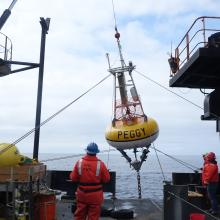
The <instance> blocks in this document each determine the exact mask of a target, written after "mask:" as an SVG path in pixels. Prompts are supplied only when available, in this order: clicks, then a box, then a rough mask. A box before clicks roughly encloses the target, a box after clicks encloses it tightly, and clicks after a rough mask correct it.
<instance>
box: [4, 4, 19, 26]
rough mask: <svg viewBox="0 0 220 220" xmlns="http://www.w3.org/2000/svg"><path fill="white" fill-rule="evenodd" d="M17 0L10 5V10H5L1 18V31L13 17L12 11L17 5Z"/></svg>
mask: <svg viewBox="0 0 220 220" xmlns="http://www.w3.org/2000/svg"><path fill="white" fill-rule="evenodd" d="M16 2H17V0H13V1H12V3H11V4H10V6H9V8H8V9H5V10H4V12H3V14H2V16H1V17H0V30H1V29H2V27H3V26H4V24H5V22H6V21H7V20H8V18H9V16H10V15H11V10H12V8H13V7H14V5H15V4H16Z"/></svg>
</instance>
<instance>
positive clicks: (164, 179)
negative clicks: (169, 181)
mask: <svg viewBox="0 0 220 220" xmlns="http://www.w3.org/2000/svg"><path fill="white" fill-rule="evenodd" d="M152 145H153V148H154V151H155V154H156V156H157V161H158V163H159V166H160V170H161V173H162V176H163V181H164V182H166V178H165V175H164V172H163V168H162V165H161V163H160V159H159V157H158V154H157V151H156V148H155V146H154V143H153V144H152Z"/></svg>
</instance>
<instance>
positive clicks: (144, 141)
mask: <svg viewBox="0 0 220 220" xmlns="http://www.w3.org/2000/svg"><path fill="white" fill-rule="evenodd" d="M158 135H159V128H158V125H157V122H156V121H155V120H154V119H152V118H149V117H148V118H147V119H146V120H145V121H144V120H142V122H141V119H139V120H138V123H136V124H131V125H123V123H122V122H121V123H120V122H119V121H118V122H117V123H116V125H115V126H114V125H112V126H110V127H108V128H107V129H106V133H105V138H106V140H107V142H108V143H109V144H110V145H111V146H113V147H115V148H117V149H122V150H125V149H133V148H140V147H146V146H148V145H150V144H151V143H152V142H153V141H155V140H156V138H157V137H158Z"/></svg>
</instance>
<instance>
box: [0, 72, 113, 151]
mask: <svg viewBox="0 0 220 220" xmlns="http://www.w3.org/2000/svg"><path fill="white" fill-rule="evenodd" d="M109 76H111V74H108V75H107V76H105V77H104V78H103V79H102V80H100V81H99V82H98V83H96V84H95V85H93V86H92V87H90V88H89V89H88V90H86V91H85V92H84V93H82V94H81V95H80V96H78V97H77V98H75V99H74V100H73V101H71V102H70V103H69V104H67V105H65V106H64V107H63V108H61V109H60V110H59V111H57V112H56V113H54V114H53V115H51V116H50V117H48V118H47V119H45V120H44V121H42V122H41V123H40V124H39V125H38V126H36V127H35V128H33V129H31V130H30V131H28V132H27V133H25V134H24V135H23V136H21V137H20V138H18V139H17V140H15V141H14V142H13V143H12V144H10V145H8V146H7V147H6V148H3V149H2V150H0V154H1V153H3V152H5V151H7V150H8V149H10V148H11V147H13V146H14V145H16V144H17V143H19V142H20V141H22V140H23V139H25V138H26V137H28V136H29V135H30V134H32V133H33V132H35V131H36V130H38V129H39V128H40V127H42V126H43V125H45V124H46V123H48V122H49V121H51V120H52V119H53V118H55V117H56V116H57V115H59V114H60V113H61V112H63V111H64V110H66V109H67V108H69V107H70V106H71V105H72V104H73V103H75V102H76V101H78V100H79V99H80V98H82V97H83V96H85V95H86V94H87V93H89V92H90V91H91V90H93V89H94V88H96V87H97V86H98V85H99V84H101V83H102V82H103V81H105V80H106V79H107V78H108V77H109Z"/></svg>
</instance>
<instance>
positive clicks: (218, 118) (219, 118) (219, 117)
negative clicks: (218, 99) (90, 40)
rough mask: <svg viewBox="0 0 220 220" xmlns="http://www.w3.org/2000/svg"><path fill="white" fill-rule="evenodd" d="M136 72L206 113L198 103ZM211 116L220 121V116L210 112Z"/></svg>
mask: <svg viewBox="0 0 220 220" xmlns="http://www.w3.org/2000/svg"><path fill="white" fill-rule="evenodd" d="M134 71H135V72H136V73H138V74H139V75H141V76H143V77H144V78H146V79H147V80H149V81H151V82H153V83H155V84H156V85H158V86H160V87H161V88H163V89H165V90H166V91H168V92H170V93H173V94H174V95H176V96H177V97H179V98H181V99H183V100H184V101H186V102H188V103H190V104H192V105H194V106H196V107H197V108H199V109H202V110H203V111H204V108H203V107H201V106H199V105H197V104H196V103H194V102H192V101H190V100H188V99H187V98H185V97H183V96H181V95H179V94H178V93H176V92H174V91H172V90H170V89H168V88H167V87H166V86H164V85H162V84H160V83H158V82H156V81H155V80H153V79H151V78H150V77H148V76H146V75H144V74H143V73H141V72H139V71H137V70H134ZM210 114H211V115H213V116H214V117H216V118H217V120H220V116H218V115H216V114H215V113H212V112H210Z"/></svg>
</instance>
